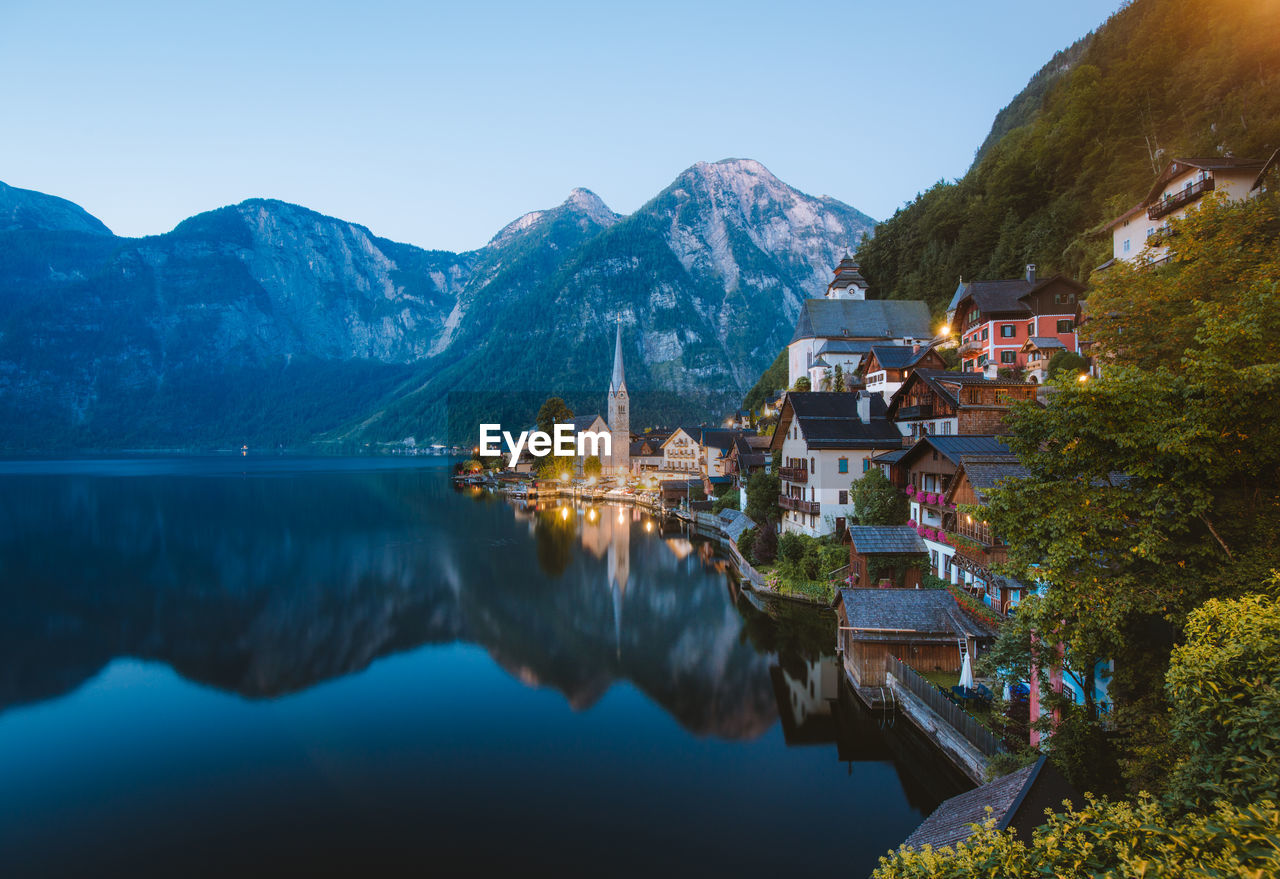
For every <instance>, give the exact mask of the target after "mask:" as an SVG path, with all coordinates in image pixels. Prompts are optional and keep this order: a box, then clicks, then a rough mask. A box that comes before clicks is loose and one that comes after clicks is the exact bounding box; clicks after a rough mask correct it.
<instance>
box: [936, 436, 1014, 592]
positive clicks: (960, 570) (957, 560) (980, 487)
mask: <svg viewBox="0 0 1280 879" xmlns="http://www.w3.org/2000/svg"><path fill="white" fill-rule="evenodd" d="M1026 475H1027V469H1026V467H1024V466H1023V465H1022V464H1020V463H1019V462H1018V459H1017V458H1016V457H1014V456H1013V455H1012V454H993V455H984V454H974V455H964V456H962V458H961V461H960V466H959V467H957V468H956V472H955V475H954V477H953V478H952V480H951V485H950V487H948V488H947V490H946V491H945V492H944V497H943V503H944V504H945V505H946V507H947V508H949V509H951V510H953V511H955V524H954V526H953V527H952V528H949V529H947V537H948V540H949V541H950V542H951V543H952V544H953V546H954V550H955V551H954V553H953V555H952V558H951V568H950V571H949V572H948V573H949V576H947V577H946V578H944V579H947V580H948V581H949V582H951V583H955V584H956V585H959V586H963V587H964V588H965V589H966V590H968V591H969V592H970V593H972V594H973V595H974V596H975V597H978V598H980V599H981V600H982V602H983V603H984V604H986V605H987V606H988V607H990V608H991V609H992V610H994V611H995V612H996V613H999V614H1003V615H1007V614H1008V613H1009V611H1010V610H1012V609H1013V608H1015V607H1017V606H1018V603H1019V602H1020V601H1021V600H1022V598H1023V596H1025V595H1026V594H1027V586H1026V585H1024V584H1023V583H1020V582H1018V581H1017V580H1013V579H1011V578H1008V577H1005V576H1002V575H1001V574H998V573H996V571H995V568H996V566H998V565H1001V564H1004V562H1005V561H1007V560H1008V557H1009V547H1008V544H1006V543H1005V542H1004V540H1003V539H1002V538H1001V537H1000V536H999V535H997V534H995V533H994V532H993V531H992V530H991V527H990V525H988V524H987V522H986V521H984V520H983V519H982V518H981V517H980V516H975V515H974V514H973V513H972V512H961V511H960V510H959V507H961V506H976V507H982V506H985V505H986V503H987V492H989V491H990V490H991V489H992V488H994V487H996V486H997V485H999V484H1000V482H1001V481H1003V480H1006V479H1020V478H1022V477H1025V476H1026Z"/></svg>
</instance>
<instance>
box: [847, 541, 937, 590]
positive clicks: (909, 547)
mask: <svg viewBox="0 0 1280 879" xmlns="http://www.w3.org/2000/svg"><path fill="white" fill-rule="evenodd" d="M925 553H926V548H925V543H924V540H922V539H921V537H920V535H919V534H917V533H916V531H915V529H914V528H912V527H911V526H909V525H852V526H850V527H849V583H850V584H851V585H853V586H861V587H870V586H875V587H877V588H880V589H885V588H891V587H892V588H900V589H919V588H920V584H921V574H922V573H923V569H924V567H925V558H926V555H925Z"/></svg>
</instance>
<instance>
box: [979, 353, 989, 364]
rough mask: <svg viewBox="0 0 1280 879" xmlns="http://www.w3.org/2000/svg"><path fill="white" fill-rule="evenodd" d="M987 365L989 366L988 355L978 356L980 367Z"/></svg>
mask: <svg viewBox="0 0 1280 879" xmlns="http://www.w3.org/2000/svg"><path fill="white" fill-rule="evenodd" d="M986 365H987V355H985V354H980V355H978V366H986Z"/></svg>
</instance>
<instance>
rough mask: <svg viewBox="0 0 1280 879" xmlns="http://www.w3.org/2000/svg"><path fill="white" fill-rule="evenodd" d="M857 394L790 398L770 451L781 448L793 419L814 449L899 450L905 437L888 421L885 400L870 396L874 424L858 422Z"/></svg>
mask: <svg viewBox="0 0 1280 879" xmlns="http://www.w3.org/2000/svg"><path fill="white" fill-rule="evenodd" d="M858 397H859V394H857V393H850V392H848V391H806V392H799V393H795V392H793V393H789V394H787V399H786V402H785V403H783V406H782V414H781V415H780V416H779V418H778V429H776V430H775V431H774V434H773V436H774V439H773V442H772V443H771V447H776V448H782V443H783V441H784V440H785V439H786V433H787V430H788V428H789V425H790V423H791V421H792V420H793V419H794V420H795V421H796V422H797V423H798V424H799V425H800V432H801V433H802V434H803V435H804V440H805V443H806V444H807V445H808V446H809V448H811V449H896V448H898V447H899V446H901V445H902V434H901V433H900V432H899V431H898V428H897V427H895V426H894V424H893V422H891V421H889V420H888V419H886V418H885V412H886V407H885V403H884V399H883V398H882V397H881V396H880V395H879V394H872V395H871V420H870V421H862V420H861V419H859V418H858Z"/></svg>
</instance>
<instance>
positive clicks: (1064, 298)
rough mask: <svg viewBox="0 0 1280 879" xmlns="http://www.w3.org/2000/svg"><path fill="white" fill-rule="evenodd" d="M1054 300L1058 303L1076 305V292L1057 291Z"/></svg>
mask: <svg viewBox="0 0 1280 879" xmlns="http://www.w3.org/2000/svg"><path fill="white" fill-rule="evenodd" d="M1053 301H1054V302H1055V303H1056V304H1058V305H1074V304H1075V301H1076V294H1074V293H1055V294H1053Z"/></svg>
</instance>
